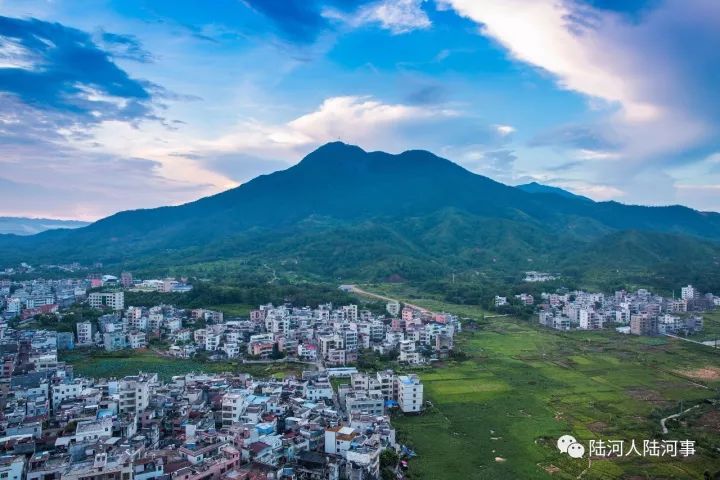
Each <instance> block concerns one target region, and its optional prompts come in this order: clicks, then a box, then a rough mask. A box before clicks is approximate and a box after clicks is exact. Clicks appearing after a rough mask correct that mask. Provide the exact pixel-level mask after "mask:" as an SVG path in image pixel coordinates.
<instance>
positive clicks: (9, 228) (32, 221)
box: [0, 217, 90, 235]
mask: <svg viewBox="0 0 720 480" xmlns="http://www.w3.org/2000/svg"><path fill="white" fill-rule="evenodd" d="M88 225H90V223H88V222H81V221H79V220H54V219H51V218H26V217H0V234H3V233H10V234H13V235H34V234H36V233H40V232H44V231H45V230H54V229H56V228H80V227H86V226H88Z"/></svg>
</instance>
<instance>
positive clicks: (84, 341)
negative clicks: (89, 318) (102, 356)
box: [75, 322, 93, 346]
mask: <svg viewBox="0 0 720 480" xmlns="http://www.w3.org/2000/svg"><path fill="white" fill-rule="evenodd" d="M75 329H76V330H77V344H78V345H79V346H87V345H92V344H93V336H92V323H90V322H78V323H77V324H76V325H75Z"/></svg>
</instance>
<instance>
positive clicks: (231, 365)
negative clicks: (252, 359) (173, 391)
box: [60, 350, 310, 380]
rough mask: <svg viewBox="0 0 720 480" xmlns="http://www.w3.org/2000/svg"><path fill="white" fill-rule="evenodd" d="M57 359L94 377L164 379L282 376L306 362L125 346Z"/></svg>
mask: <svg viewBox="0 0 720 480" xmlns="http://www.w3.org/2000/svg"><path fill="white" fill-rule="evenodd" d="M60 360H63V361H66V362H68V363H70V364H72V365H73V368H74V371H75V373H76V374H78V375H84V376H88V377H94V378H109V377H123V376H125V375H137V373H138V372H148V373H157V374H158V376H159V377H160V378H161V379H163V380H168V379H170V377H172V376H173V375H183V374H186V373H190V372H208V373H221V372H237V373H249V374H251V375H253V376H256V377H260V378H266V377H271V376H274V377H284V376H286V375H299V374H300V373H301V372H302V370H303V369H305V370H307V369H308V368H310V367H309V366H307V365H301V364H293V363H272V364H240V363H238V362H230V361H225V362H209V361H202V360H196V359H184V358H169V357H161V356H159V355H157V354H155V353H154V352H152V351H149V350H144V351H140V350H124V351H120V352H112V353H105V352H101V351H97V350H74V351H71V352H64V353H62V355H61V356H60Z"/></svg>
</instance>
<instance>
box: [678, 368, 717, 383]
mask: <svg viewBox="0 0 720 480" xmlns="http://www.w3.org/2000/svg"><path fill="white" fill-rule="evenodd" d="M676 373H679V374H680V375H685V376H686V377H690V378H694V379H696V380H720V368H718V367H708V366H705V367H702V368H696V369H694V370H676Z"/></svg>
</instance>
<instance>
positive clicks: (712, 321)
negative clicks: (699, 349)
mask: <svg viewBox="0 0 720 480" xmlns="http://www.w3.org/2000/svg"><path fill="white" fill-rule="evenodd" d="M702 317H703V330H702V332H700V333H698V334H697V335H693V336H692V337H690V338H691V339H692V340H696V341H698V342H703V341H707V340H711V341H715V340H717V341H718V345H720V310H715V311H714V312H710V313H703V314H702Z"/></svg>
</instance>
